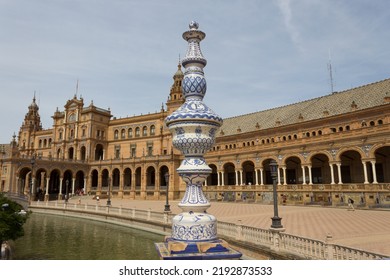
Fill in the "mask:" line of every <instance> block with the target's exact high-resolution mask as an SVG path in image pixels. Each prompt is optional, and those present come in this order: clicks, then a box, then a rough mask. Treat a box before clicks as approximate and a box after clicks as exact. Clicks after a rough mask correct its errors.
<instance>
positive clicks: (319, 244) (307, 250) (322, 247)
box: [30, 201, 390, 260]
mask: <svg viewBox="0 0 390 280" xmlns="http://www.w3.org/2000/svg"><path fill="white" fill-rule="evenodd" d="M30 207H31V208H46V209H56V210H64V209H65V210H67V211H78V212H88V213H93V214H96V215H105V216H109V215H112V217H116V218H117V217H118V216H119V217H123V218H131V219H137V220H139V221H145V222H148V221H153V222H157V223H161V224H164V225H170V224H171V221H172V218H173V216H174V215H173V214H170V213H163V212H156V211H151V210H150V209H149V210H141V209H135V208H123V207H107V206H106V205H99V204H96V205H92V204H79V203H69V202H68V203H64V202H62V201H46V202H42V201H41V202H40V201H34V202H32V203H31V205H30ZM217 229H218V235H219V236H221V237H226V238H229V239H231V240H236V241H244V242H245V243H247V244H251V245H253V246H254V247H256V246H258V247H260V246H261V248H262V249H264V248H265V249H267V250H269V251H270V252H275V253H283V254H288V255H290V256H295V258H297V259H314V260H380V259H389V258H390V256H385V255H381V254H377V253H373V252H367V251H364V250H360V249H355V248H349V247H346V246H341V245H337V244H334V243H332V239H331V237H327V239H326V240H325V241H321V240H316V239H311V238H306V237H301V236H296V235H291V234H286V233H283V232H279V231H273V230H269V229H261V228H256V227H250V226H245V225H242V224H234V223H227V222H218V224H217Z"/></svg>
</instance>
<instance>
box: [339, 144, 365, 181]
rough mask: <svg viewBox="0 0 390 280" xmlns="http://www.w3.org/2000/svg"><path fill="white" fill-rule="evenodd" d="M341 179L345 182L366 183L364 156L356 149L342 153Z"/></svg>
mask: <svg viewBox="0 0 390 280" xmlns="http://www.w3.org/2000/svg"><path fill="white" fill-rule="evenodd" d="M340 161H341V181H342V182H343V183H347V184H348V183H364V170H363V164H362V157H361V155H360V153H359V152H357V151H355V150H347V151H344V152H343V153H342V154H341V155H340Z"/></svg>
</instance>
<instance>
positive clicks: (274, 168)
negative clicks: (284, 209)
mask: <svg viewBox="0 0 390 280" xmlns="http://www.w3.org/2000/svg"><path fill="white" fill-rule="evenodd" d="M269 167H270V169H271V177H272V183H273V192H274V193H273V194H274V216H273V217H272V218H271V219H272V225H271V229H276V230H281V229H283V226H282V218H280V217H279V214H278V193H277V191H276V178H277V176H278V164H277V163H276V161H275V160H271V162H270V164H269Z"/></svg>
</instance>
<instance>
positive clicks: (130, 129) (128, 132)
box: [127, 128, 133, 138]
mask: <svg viewBox="0 0 390 280" xmlns="http://www.w3.org/2000/svg"><path fill="white" fill-rule="evenodd" d="M127 137H128V138H132V137H133V129H132V128H129V129H128V130H127Z"/></svg>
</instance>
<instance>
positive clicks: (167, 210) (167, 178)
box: [164, 172, 171, 212]
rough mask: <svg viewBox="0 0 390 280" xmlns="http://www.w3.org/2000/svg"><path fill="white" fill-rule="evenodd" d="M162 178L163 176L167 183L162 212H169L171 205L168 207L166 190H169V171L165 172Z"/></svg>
mask: <svg viewBox="0 0 390 280" xmlns="http://www.w3.org/2000/svg"><path fill="white" fill-rule="evenodd" d="M164 178H165V183H166V185H167V192H166V197H165V208H164V212H171V207H170V205H169V201H168V190H169V173H168V172H167V173H165V175H164Z"/></svg>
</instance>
